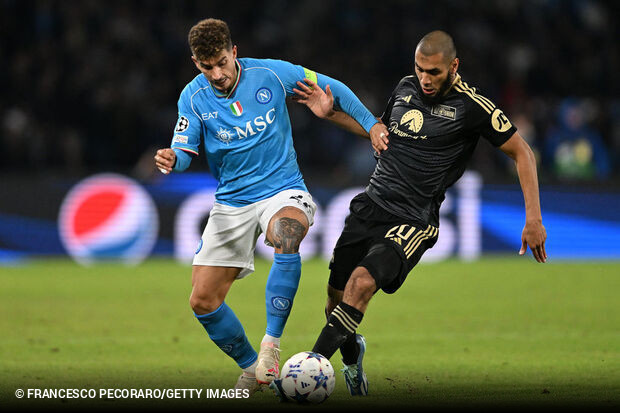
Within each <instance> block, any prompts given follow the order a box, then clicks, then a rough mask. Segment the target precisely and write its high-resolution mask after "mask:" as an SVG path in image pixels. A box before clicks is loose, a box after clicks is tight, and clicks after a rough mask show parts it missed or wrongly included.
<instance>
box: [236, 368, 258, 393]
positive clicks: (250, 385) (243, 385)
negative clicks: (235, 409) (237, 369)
mask: <svg viewBox="0 0 620 413" xmlns="http://www.w3.org/2000/svg"><path fill="white" fill-rule="evenodd" d="M235 389H238V390H245V389H247V390H248V391H249V393H250V394H249V395H250V396H251V395H253V394H254V393H256V392H257V391H259V390H261V385H260V384H259V383H258V382H257V381H256V377H255V376H250V375H247V374H245V373H243V374H241V376H239V379H238V380H237V384H235Z"/></svg>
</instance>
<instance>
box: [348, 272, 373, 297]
mask: <svg viewBox="0 0 620 413" xmlns="http://www.w3.org/2000/svg"><path fill="white" fill-rule="evenodd" d="M347 285H348V286H349V285H350V288H351V292H352V293H353V294H354V295H357V296H358V297H372V295H373V294H374V293H375V291H376V290H377V283H376V282H375V279H374V278H373V277H372V275H370V273H369V272H368V270H367V269H366V268H364V267H357V268H356V269H355V270H353V273H352V274H351V278H350V279H349V281H348V283H347Z"/></svg>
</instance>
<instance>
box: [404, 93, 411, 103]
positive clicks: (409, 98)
mask: <svg viewBox="0 0 620 413" xmlns="http://www.w3.org/2000/svg"><path fill="white" fill-rule="evenodd" d="M403 100H404V101H405V102H407V103H409V102H410V101H411V95H409V96H405V97H404V98H403Z"/></svg>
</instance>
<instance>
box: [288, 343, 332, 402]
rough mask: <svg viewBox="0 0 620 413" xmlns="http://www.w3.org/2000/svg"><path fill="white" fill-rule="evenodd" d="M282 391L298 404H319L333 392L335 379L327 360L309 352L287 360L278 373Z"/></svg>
mask: <svg viewBox="0 0 620 413" xmlns="http://www.w3.org/2000/svg"><path fill="white" fill-rule="evenodd" d="M280 379H281V380H282V391H283V392H284V395H285V396H286V397H287V398H288V399H289V400H293V401H296V402H299V403H306V402H309V403H321V402H323V401H325V399H327V398H328V397H329V395H330V394H331V392H332V391H333V390H334V385H335V384H336V377H335V376H334V368H333V367H332V365H331V363H330V362H329V360H327V359H326V358H325V357H323V356H322V355H320V354H319V353H313V352H311V351H303V352H301V353H297V354H295V355H294V356H292V357H291V358H289V359H288V360H287V361H286V363H284V367H283V368H282V371H281V373H280Z"/></svg>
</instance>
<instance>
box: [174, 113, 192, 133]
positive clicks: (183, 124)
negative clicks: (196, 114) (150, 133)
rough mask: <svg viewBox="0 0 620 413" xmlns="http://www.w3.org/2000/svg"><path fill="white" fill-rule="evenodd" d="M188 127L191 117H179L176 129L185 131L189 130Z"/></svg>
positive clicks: (176, 130)
mask: <svg viewBox="0 0 620 413" xmlns="http://www.w3.org/2000/svg"><path fill="white" fill-rule="evenodd" d="M187 128H189V119H187V118H186V117H185V116H181V117H179V120H178V121H177V126H176V127H175V128H174V131H175V132H184V131H186V130H187Z"/></svg>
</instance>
